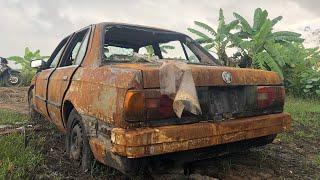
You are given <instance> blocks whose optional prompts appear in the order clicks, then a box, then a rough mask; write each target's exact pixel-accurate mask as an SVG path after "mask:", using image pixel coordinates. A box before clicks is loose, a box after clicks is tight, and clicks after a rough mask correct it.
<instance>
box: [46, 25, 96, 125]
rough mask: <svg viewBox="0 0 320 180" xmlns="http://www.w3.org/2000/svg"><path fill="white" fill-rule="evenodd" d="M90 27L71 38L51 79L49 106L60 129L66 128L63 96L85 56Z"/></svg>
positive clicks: (50, 114) (51, 116)
mask: <svg viewBox="0 0 320 180" xmlns="http://www.w3.org/2000/svg"><path fill="white" fill-rule="evenodd" d="M89 37H90V28H86V29H83V30H80V31H78V32H76V33H75V34H74V36H73V37H72V39H71V40H70V42H69V44H68V46H67V48H66V50H65V52H64V54H63V56H62V58H61V61H60V63H59V65H58V67H57V68H56V69H55V70H54V72H53V73H52V75H51V76H50V79H49V85H48V98H47V102H48V105H47V108H48V112H49V116H50V118H51V120H52V121H53V122H54V123H55V124H56V125H57V126H58V128H59V129H60V130H64V125H63V121H62V111H61V106H62V104H63V97H64V95H65V92H66V90H67V89H68V86H69V84H70V82H71V79H72V75H73V74H74V72H75V71H76V69H77V68H78V67H79V65H80V63H81V61H82V59H83V58H84V56H85V53H86V49H87V45H88V41H89Z"/></svg>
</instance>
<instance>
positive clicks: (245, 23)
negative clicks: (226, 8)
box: [233, 13, 252, 34]
mask: <svg viewBox="0 0 320 180" xmlns="http://www.w3.org/2000/svg"><path fill="white" fill-rule="evenodd" d="M233 16H234V17H235V18H236V19H237V20H239V21H240V24H241V27H242V30H243V31H244V32H247V33H249V34H252V28H251V27H250V25H249V23H248V21H247V20H245V19H244V18H243V17H242V16H241V15H239V14H237V13H233Z"/></svg>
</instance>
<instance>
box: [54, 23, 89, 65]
mask: <svg viewBox="0 0 320 180" xmlns="http://www.w3.org/2000/svg"><path fill="white" fill-rule="evenodd" d="M88 31H89V29H85V30H82V31H80V32H77V33H76V34H75V35H74V36H73V38H72V40H71V42H70V43H69V45H68V47H67V49H66V52H65V53H64V55H63V59H62V61H61V63H60V66H59V67H64V66H71V65H75V64H77V63H80V62H81V61H82V58H83V57H84V55H85V51H86V47H84V48H85V49H82V50H81V53H82V55H81V54H80V56H82V58H81V57H80V56H79V58H80V59H81V60H80V59H78V61H76V58H77V56H78V54H79V52H80V48H81V46H82V45H81V44H83V43H88V40H86V38H85V36H86V34H89V33H88ZM85 41H86V42H85ZM84 46H87V45H84Z"/></svg>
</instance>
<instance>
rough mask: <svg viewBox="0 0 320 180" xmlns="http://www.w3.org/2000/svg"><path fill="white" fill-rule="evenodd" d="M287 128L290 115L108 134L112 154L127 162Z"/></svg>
mask: <svg viewBox="0 0 320 180" xmlns="http://www.w3.org/2000/svg"><path fill="white" fill-rule="evenodd" d="M290 125H291V117H290V115H289V114H286V113H280V114H272V115H264V116H257V117H251V118H242V119H238V120H229V121H223V122H219V123H210V122H203V123H195V124H187V125H178V126H176V125H173V126H162V127H158V128H140V129H135V130H125V129H121V128H114V129H113V130H112V133H111V141H112V143H113V148H112V152H114V153H117V154H119V155H122V156H127V157H128V158H137V157H143V156H150V155H157V154H164V153H169V152H177V151H183V150H189V149H195V148H201V147H208V146H213V145H218V144H225V143H229V142H235V141H240V140H244V139H251V138H255V137H261V136H265V135H270V134H277V133H280V132H283V131H285V130H286V129H288V128H289V127H290Z"/></svg>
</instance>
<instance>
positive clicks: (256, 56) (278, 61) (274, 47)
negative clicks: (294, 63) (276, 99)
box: [230, 8, 303, 77]
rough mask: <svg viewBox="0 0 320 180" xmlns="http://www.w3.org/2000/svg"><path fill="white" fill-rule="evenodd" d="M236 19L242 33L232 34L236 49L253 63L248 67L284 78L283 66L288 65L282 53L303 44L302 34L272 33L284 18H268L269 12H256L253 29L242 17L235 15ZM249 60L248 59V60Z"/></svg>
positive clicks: (260, 10)
mask: <svg viewBox="0 0 320 180" xmlns="http://www.w3.org/2000/svg"><path fill="white" fill-rule="evenodd" d="M233 15H234V17H235V18H236V19H237V20H239V22H240V31H239V32H237V33H235V34H230V36H231V38H230V39H231V40H232V41H233V44H234V45H235V46H236V47H239V48H240V49H241V52H242V53H243V54H244V56H246V57H249V60H250V61H251V63H247V64H248V66H247V67H254V68H260V69H265V70H272V71H275V72H277V73H278V74H279V75H280V76H281V77H283V72H282V66H283V65H284V64H285V63H286V62H285V59H284V58H283V56H281V51H283V48H285V47H286V46H288V45H289V44H291V43H300V44H301V43H302V42H303V39H302V38H300V36H301V35H300V34H298V33H294V32H290V31H278V32H272V31H273V26H274V25H275V24H277V23H278V22H279V21H280V20H281V19H282V16H278V17H276V18H274V19H272V20H270V19H269V18H268V12H267V11H266V10H262V9H261V8H257V9H256V10H255V12H254V20H253V25H252V27H251V26H250V24H249V23H248V21H246V20H245V19H244V18H243V17H242V16H241V15H239V14H237V13H234V14H233ZM246 59H247V60H248V58H246Z"/></svg>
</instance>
